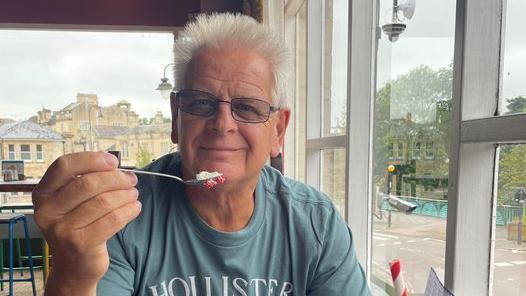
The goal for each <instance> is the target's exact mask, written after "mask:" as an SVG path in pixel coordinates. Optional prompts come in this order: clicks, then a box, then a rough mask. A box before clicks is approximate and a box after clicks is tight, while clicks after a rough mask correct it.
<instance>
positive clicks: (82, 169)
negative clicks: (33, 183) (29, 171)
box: [35, 152, 118, 194]
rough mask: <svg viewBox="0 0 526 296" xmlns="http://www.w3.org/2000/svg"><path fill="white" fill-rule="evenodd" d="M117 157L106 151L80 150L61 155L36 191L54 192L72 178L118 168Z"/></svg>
mask: <svg viewBox="0 0 526 296" xmlns="http://www.w3.org/2000/svg"><path fill="white" fill-rule="evenodd" d="M117 166H118V160H117V158H116V157H115V156H114V155H112V154H110V153H106V152H80V153H73V154H67V155H64V156H61V157H59V158H58V159H57V160H55V161H54V162H53V163H52V164H51V166H50V167H49V168H48V170H47V171H46V173H45V174H44V176H43V177H42V180H41V181H40V184H39V185H38V186H37V187H36V189H35V191H36V192H39V193H42V194H46V193H52V192H54V191H56V190H57V189H59V188H60V187H62V186H64V185H65V184H67V183H68V182H70V181H71V179H73V178H75V177H76V176H79V175H84V174H87V173H91V172H99V171H109V170H112V169H115V168H117Z"/></svg>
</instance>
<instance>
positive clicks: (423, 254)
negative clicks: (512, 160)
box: [372, 212, 526, 296]
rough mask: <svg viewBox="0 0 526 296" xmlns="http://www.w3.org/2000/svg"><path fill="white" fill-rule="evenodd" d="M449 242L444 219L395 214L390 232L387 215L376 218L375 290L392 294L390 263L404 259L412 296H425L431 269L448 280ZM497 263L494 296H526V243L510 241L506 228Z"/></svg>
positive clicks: (497, 243) (501, 229)
mask: <svg viewBox="0 0 526 296" xmlns="http://www.w3.org/2000/svg"><path fill="white" fill-rule="evenodd" d="M385 214H386V213H385ZM445 240H446V220H444V219H440V218H434V217H428V216H419V215H406V214H402V213H398V212H393V213H392V220H391V227H390V228H389V227H388V225H387V215H384V219H382V220H378V219H377V218H376V217H375V218H374V223H373V254H372V258H373V263H372V269H373V273H372V276H373V280H372V282H373V283H374V284H375V287H373V290H376V291H378V290H383V291H390V290H391V291H392V286H393V284H392V280H391V274H390V270H389V262H390V261H392V260H393V259H400V261H401V264H402V270H403V275H404V279H405V281H406V283H407V287H408V292H409V294H411V295H419V294H420V295H423V293H424V291H425V288H426V287H425V285H426V283H427V278H428V276H429V271H430V268H431V267H433V268H434V269H435V270H436V271H437V274H438V276H439V278H441V280H442V281H443V280H444V263H445V259H444V257H445V245H446V244H445ZM494 262H495V263H494V275H493V291H494V293H493V295H506V296H515V295H517V296H519V295H526V292H524V291H526V242H524V243H523V244H522V245H518V244H517V242H516V241H509V240H507V239H506V228H505V227H501V226H498V227H496V240H495V256H494ZM373 293H374V292H373ZM387 294H389V293H387ZM373 295H385V293H384V294H381V293H380V292H377V293H374V294H373Z"/></svg>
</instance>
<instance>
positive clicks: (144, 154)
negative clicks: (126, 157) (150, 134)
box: [136, 145, 153, 168]
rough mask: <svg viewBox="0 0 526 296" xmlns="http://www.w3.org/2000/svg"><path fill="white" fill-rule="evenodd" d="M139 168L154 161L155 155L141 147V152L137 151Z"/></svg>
mask: <svg viewBox="0 0 526 296" xmlns="http://www.w3.org/2000/svg"><path fill="white" fill-rule="evenodd" d="M136 159H137V167H140V168H142V167H144V166H146V165H148V164H150V163H151V162H152V160H153V154H152V153H151V152H150V151H149V150H148V149H147V148H145V147H142V146H141V145H139V150H138V151H137V156H136Z"/></svg>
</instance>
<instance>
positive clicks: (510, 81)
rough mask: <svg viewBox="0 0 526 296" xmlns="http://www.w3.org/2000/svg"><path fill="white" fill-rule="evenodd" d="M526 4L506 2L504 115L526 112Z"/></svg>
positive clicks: (520, 1) (517, 0) (516, 1)
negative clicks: (525, 29)
mask: <svg viewBox="0 0 526 296" xmlns="http://www.w3.org/2000/svg"><path fill="white" fill-rule="evenodd" d="M525 15H526V2H525V1H524V0H508V1H507V2H506V33H505V35H504V36H505V37H504V38H505V40H504V42H505V45H504V66H503V75H502V83H503V86H502V97H503V99H504V102H503V106H504V108H503V110H502V112H503V113H504V114H513V113H524V112H526V83H524V77H525V75H526V35H525V34H524V28H525V27H526V19H525V18H524V16H525Z"/></svg>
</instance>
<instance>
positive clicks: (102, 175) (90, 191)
mask: <svg viewBox="0 0 526 296" xmlns="http://www.w3.org/2000/svg"><path fill="white" fill-rule="evenodd" d="M136 184H137V177H136V176H135V174H133V173H124V172H121V171H119V170H113V171H106V172H98V173H89V174H85V175H82V176H81V177H77V178H75V179H73V180H72V181H71V182H70V183H69V184H67V185H66V186H63V187H62V188H60V189H59V190H58V191H57V192H56V193H55V194H54V196H51V197H50V199H52V202H50V204H53V207H54V210H53V211H54V212H55V213H56V214H57V215H63V214H65V213H67V212H69V211H72V210H73V209H74V208H76V207H77V206H79V205H80V204H81V203H83V202H85V201H87V200H88V199H90V198H93V197H95V196H97V195H99V194H101V193H104V192H108V193H109V192H111V191H116V190H128V189H131V188H132V187H133V186H135V185H136ZM50 201H51V200H50Z"/></svg>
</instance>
